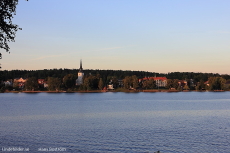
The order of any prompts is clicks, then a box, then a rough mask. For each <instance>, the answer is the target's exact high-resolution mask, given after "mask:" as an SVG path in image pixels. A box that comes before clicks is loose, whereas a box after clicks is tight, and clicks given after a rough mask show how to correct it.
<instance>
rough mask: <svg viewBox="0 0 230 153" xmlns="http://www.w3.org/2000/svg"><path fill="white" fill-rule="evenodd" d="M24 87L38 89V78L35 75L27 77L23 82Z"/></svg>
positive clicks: (30, 89) (32, 89) (31, 89)
mask: <svg viewBox="0 0 230 153" xmlns="http://www.w3.org/2000/svg"><path fill="white" fill-rule="evenodd" d="M25 89H26V90H29V91H34V90H38V79H37V78H35V77H31V78H28V79H27V81H26V82H25Z"/></svg>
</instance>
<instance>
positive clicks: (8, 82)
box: [3, 80, 13, 87]
mask: <svg viewBox="0 0 230 153" xmlns="http://www.w3.org/2000/svg"><path fill="white" fill-rule="evenodd" d="M3 84H4V85H5V87H6V86H13V82H12V80H7V81H4V82H3Z"/></svg>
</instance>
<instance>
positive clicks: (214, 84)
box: [208, 77, 226, 90]
mask: <svg viewBox="0 0 230 153" xmlns="http://www.w3.org/2000/svg"><path fill="white" fill-rule="evenodd" d="M208 83H209V90H224V89H225V83H226V80H225V79H224V78H222V77H210V78H209V79H208Z"/></svg>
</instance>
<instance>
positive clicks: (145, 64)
mask: <svg viewBox="0 0 230 153" xmlns="http://www.w3.org/2000/svg"><path fill="white" fill-rule="evenodd" d="M229 8H230V1H229V0H186V1H185V0H29V1H28V2H27V1H25V0H19V4H18V7H17V15H16V16H15V18H14V19H13V22H14V23H15V24H18V25H19V26H20V27H21V28H22V29H23V30H21V31H18V33H17V36H16V42H14V43H10V47H11V50H10V52H11V53H10V54H8V53H6V52H5V51H4V50H1V52H2V53H3V59H2V60H1V61H0V62H1V65H2V70H5V69H6V70H12V69H27V70H38V69H53V68H70V69H72V68H79V62H80V59H82V61H83V68H84V69H114V70H143V71H150V72H159V73H167V72H175V71H179V72H212V73H221V74H230V68H229V67H230V9H229Z"/></svg>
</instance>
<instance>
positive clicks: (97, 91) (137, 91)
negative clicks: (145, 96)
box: [3, 90, 229, 93]
mask: <svg viewBox="0 0 230 153" xmlns="http://www.w3.org/2000/svg"><path fill="white" fill-rule="evenodd" d="M226 91H229V90H226ZM105 92H124V93H139V92H151V93H155V92H168V93H172V92H225V90H214V91H196V90H183V91H178V90H127V91H114V90H90V91H6V92H3V93H105Z"/></svg>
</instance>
